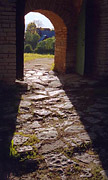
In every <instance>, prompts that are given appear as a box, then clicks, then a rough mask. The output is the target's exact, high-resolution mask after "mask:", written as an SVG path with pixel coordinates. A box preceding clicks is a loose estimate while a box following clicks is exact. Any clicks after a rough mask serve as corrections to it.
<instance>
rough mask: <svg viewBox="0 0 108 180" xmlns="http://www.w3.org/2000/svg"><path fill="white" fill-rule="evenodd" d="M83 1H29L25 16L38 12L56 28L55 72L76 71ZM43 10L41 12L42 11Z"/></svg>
mask: <svg viewBox="0 0 108 180" xmlns="http://www.w3.org/2000/svg"><path fill="white" fill-rule="evenodd" d="M81 2H82V0H75V1H72V0H59V1H58V0H46V1H45V4H44V3H43V0H35V1H32V0H27V1H26V6H25V14H26V13H28V12H30V11H37V12H41V13H42V14H44V15H45V16H46V17H48V18H49V19H50V20H51V22H52V23H53V25H54V27H55V36H56V47H55V70H57V71H59V72H62V73H65V72H73V71H75V58H76V49H75V48H76V36H77V35H76V23H77V16H78V13H79V9H80V6H81ZM40 9H41V10H40Z"/></svg>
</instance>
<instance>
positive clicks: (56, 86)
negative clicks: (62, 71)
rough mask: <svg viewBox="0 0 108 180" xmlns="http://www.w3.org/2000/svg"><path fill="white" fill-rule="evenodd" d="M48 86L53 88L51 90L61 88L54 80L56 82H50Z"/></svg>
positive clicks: (59, 83)
mask: <svg viewBox="0 0 108 180" xmlns="http://www.w3.org/2000/svg"><path fill="white" fill-rule="evenodd" d="M49 86H50V87H53V88H60V87H62V84H61V82H60V81H58V80H56V81H52V82H51V83H49Z"/></svg>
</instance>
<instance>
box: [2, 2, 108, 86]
mask: <svg viewBox="0 0 108 180" xmlns="http://www.w3.org/2000/svg"><path fill="white" fill-rule="evenodd" d="M16 1H17V0H0V81H5V82H8V83H12V82H14V81H15V79H16ZM91 1H92V2H93V6H92V8H93V9H91V10H92V12H93V18H92V21H93V22H92V21H91V26H92V36H90V35H89V37H92V38H89V41H88V42H89V43H90V44H89V46H87V48H88V49H90V51H89V52H88V53H87V54H86V55H87V56H88V54H89V57H90V64H91V66H92V68H91V69H90V74H95V75H97V76H101V77H102V76H107V75H108V11H107V9H108V0H102V1H101V0H88V2H91ZM17 2H19V0H18V1H17ZM20 2H22V1H21V0H20ZM23 2H24V1H23ZM43 2H44V0H26V7H25V14H26V13H28V12H30V11H34V10H35V11H38V12H41V13H42V14H44V15H46V16H47V17H48V18H49V19H50V20H51V21H52V23H53V25H54V27H55V31H56V47H55V64H56V66H55V69H56V70H57V71H59V72H74V71H75V65H76V40H77V19H78V14H79V12H80V7H81V3H82V0H59V1H58V0H46V1H45V3H43ZM18 9H19V8H18ZM18 12H19V13H20V10H19V11H18ZM20 19H23V12H22V14H21V18H20ZM19 23H20V22H19ZM22 26H23V20H22ZM88 27H90V26H88ZM21 32H22V35H21V37H22V39H23V27H22V31H21ZM89 32H90V33H91V31H89ZM20 34H21V33H20ZM91 40H92V41H91ZM21 41H22V40H21ZM17 47H20V44H19V46H18V44H17ZM21 47H23V43H22V46H21ZM17 49H18V48H17ZM21 49H23V48H21ZM21 49H20V51H17V56H18V55H19V54H23V50H22V52H21ZM18 52H20V53H18ZM91 52H92V54H90V53H91ZM87 56H86V57H87ZM18 58H19V59H21V58H20V55H19V57H18ZM87 59H89V58H88V57H87ZM18 62H19V61H18ZM91 62H92V63H91ZM22 64H23V63H22ZM18 70H19V72H17V74H18V73H20V64H19V67H18ZM21 71H22V75H23V66H22V67H21Z"/></svg>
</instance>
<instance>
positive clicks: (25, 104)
mask: <svg viewBox="0 0 108 180" xmlns="http://www.w3.org/2000/svg"><path fill="white" fill-rule="evenodd" d="M30 106H31V102H30V101H24V100H22V101H21V102H20V105H19V107H20V108H24V109H29V107H30Z"/></svg>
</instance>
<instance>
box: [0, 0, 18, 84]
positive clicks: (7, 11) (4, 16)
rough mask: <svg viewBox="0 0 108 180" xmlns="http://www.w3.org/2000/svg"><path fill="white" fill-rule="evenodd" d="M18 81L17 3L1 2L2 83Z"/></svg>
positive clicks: (0, 70)
mask: <svg viewBox="0 0 108 180" xmlns="http://www.w3.org/2000/svg"><path fill="white" fill-rule="evenodd" d="M15 79H16V3H15V0H14V1H13V2H9V1H8V0H0V81H5V82H9V83H12V82H14V81H15Z"/></svg>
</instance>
